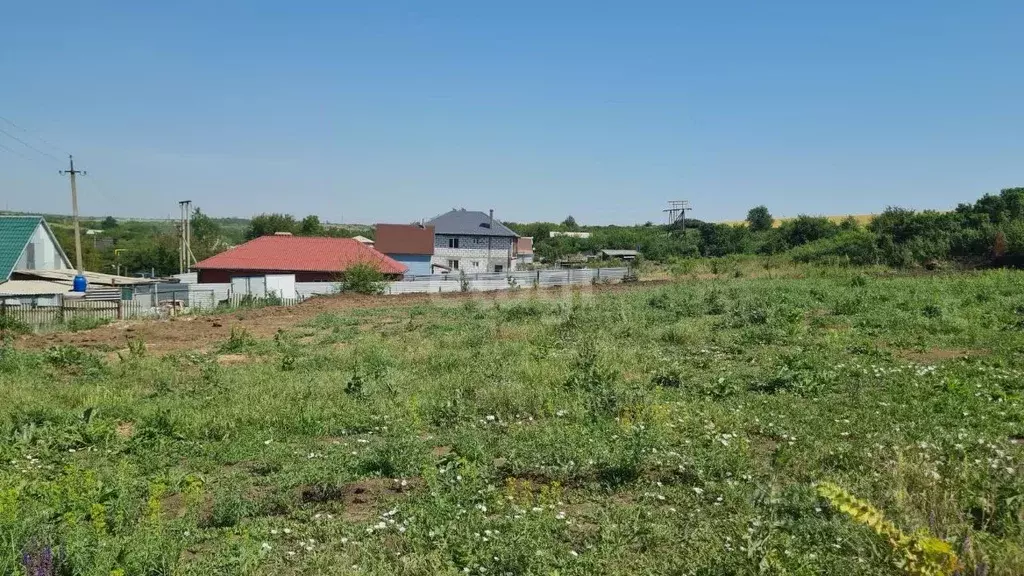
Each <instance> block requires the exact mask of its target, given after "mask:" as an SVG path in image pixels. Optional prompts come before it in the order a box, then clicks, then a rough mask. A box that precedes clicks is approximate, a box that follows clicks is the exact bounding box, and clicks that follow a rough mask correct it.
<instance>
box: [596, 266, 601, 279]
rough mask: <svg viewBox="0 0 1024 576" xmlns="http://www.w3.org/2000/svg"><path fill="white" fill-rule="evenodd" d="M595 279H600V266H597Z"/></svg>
mask: <svg viewBox="0 0 1024 576" xmlns="http://www.w3.org/2000/svg"><path fill="white" fill-rule="evenodd" d="M597 281H598V282H600V281H601V267H600V266H598V267H597Z"/></svg>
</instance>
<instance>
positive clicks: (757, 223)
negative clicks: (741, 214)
mask: <svg viewBox="0 0 1024 576" xmlns="http://www.w3.org/2000/svg"><path fill="white" fill-rule="evenodd" d="M774 222H775V218H773V217H772V213H771V212H769V211H768V207H767V206H765V205H764V204H762V205H760V206H755V207H754V208H751V209H750V211H749V212H747V225H748V227H749V228H750V231H751V232H762V231H764V230H771V228H772V224H773V223H774Z"/></svg>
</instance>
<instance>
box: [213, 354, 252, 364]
mask: <svg viewBox="0 0 1024 576" xmlns="http://www.w3.org/2000/svg"><path fill="white" fill-rule="evenodd" d="M248 361H249V357H248V356H246V355H245V354H221V355H220V356H217V364H220V365H221V366H230V365H232V364H245V363H246V362H248Z"/></svg>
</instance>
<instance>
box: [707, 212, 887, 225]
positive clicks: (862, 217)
mask: <svg viewBox="0 0 1024 576" xmlns="http://www.w3.org/2000/svg"><path fill="white" fill-rule="evenodd" d="M851 216H852V217H853V219H854V220H856V221H857V223H858V224H860V225H861V226H867V225H868V223H869V222H871V219H872V218H874V217H875V216H877V214H843V215H842V216H825V218H828V219H829V220H831V221H832V222H835V223H836V224H839V223H840V222H842V221H843V220H846V219H847V218H849V217H851ZM795 218H796V217H795V216H790V217H786V218H776V219H775V222H774V223H773V224H772V226H774V227H775V228H778V227H779V226H782V223H783V222H786V221H788V220H794V219H795ZM746 223H747V221H746V220H724V221H722V224H729V225H730V226H732V225H735V224H746Z"/></svg>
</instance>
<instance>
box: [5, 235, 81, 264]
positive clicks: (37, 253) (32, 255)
mask: <svg viewBox="0 0 1024 576" xmlns="http://www.w3.org/2000/svg"><path fill="white" fill-rule="evenodd" d="M69 268H70V266H69V265H68V263H66V262H64V259H63V258H61V256H60V250H59V249H58V248H57V245H56V244H55V243H54V241H53V239H52V238H50V235H49V234H47V233H46V229H45V228H43V225H42V224H40V225H38V226H36V231H35V232H33V233H32V239H31V240H29V242H28V245H26V246H25V251H24V252H22V254H21V259H20V260H18V264H17V265H15V267H14V269H15V270H67V269H69Z"/></svg>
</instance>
